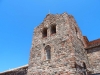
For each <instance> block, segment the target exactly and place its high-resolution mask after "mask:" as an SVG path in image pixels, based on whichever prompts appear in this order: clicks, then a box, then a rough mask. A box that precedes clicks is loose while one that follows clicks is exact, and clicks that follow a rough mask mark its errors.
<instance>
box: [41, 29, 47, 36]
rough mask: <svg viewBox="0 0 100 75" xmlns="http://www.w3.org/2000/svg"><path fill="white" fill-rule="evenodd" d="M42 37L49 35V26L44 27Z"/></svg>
mask: <svg viewBox="0 0 100 75" xmlns="http://www.w3.org/2000/svg"><path fill="white" fill-rule="evenodd" d="M42 37H47V28H44V29H43V32H42Z"/></svg>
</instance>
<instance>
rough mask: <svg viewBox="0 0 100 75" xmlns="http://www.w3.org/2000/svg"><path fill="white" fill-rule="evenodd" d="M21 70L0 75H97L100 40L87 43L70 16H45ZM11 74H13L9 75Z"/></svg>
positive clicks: (99, 62)
mask: <svg viewBox="0 0 100 75" xmlns="http://www.w3.org/2000/svg"><path fill="white" fill-rule="evenodd" d="M23 68H26V69H25V70H23ZM21 69H22V71H21V73H19V74H17V73H16V71H15V70H11V71H9V73H8V71H5V72H2V73H0V75H89V74H93V73H100V39H97V40H94V41H90V42H89V41H88V39H87V37H86V36H83V35H82V33H81V31H80V29H79V27H78V25H77V23H76V21H75V19H74V17H73V16H72V15H68V14H67V13H63V14H55V15H54V14H48V15H47V16H46V18H45V19H44V21H43V22H42V23H41V24H40V25H39V26H37V27H36V28H35V29H34V37H33V41H32V47H31V51H30V59H29V64H28V65H27V66H25V67H22V68H21ZM18 71H20V70H18ZM18 71H17V72H18ZM12 72H13V74H10V73H12Z"/></svg>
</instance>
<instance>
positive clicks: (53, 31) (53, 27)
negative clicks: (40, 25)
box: [51, 25, 56, 34]
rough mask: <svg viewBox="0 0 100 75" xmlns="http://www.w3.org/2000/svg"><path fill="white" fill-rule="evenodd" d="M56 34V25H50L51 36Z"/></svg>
mask: <svg viewBox="0 0 100 75" xmlns="http://www.w3.org/2000/svg"><path fill="white" fill-rule="evenodd" d="M55 33H56V25H52V26H51V34H55Z"/></svg>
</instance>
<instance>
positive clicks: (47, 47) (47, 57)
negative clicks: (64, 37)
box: [45, 45, 51, 60]
mask: <svg viewBox="0 0 100 75" xmlns="http://www.w3.org/2000/svg"><path fill="white" fill-rule="evenodd" d="M45 51H46V59H47V60H49V59H51V47H50V46H49V45H47V46H46V47H45Z"/></svg>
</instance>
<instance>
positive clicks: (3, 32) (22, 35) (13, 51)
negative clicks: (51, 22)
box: [0, 0, 100, 72]
mask: <svg viewBox="0 0 100 75" xmlns="http://www.w3.org/2000/svg"><path fill="white" fill-rule="evenodd" d="M49 11H50V13H52V14H56V13H58V14H61V13H63V12H67V13H68V14H71V15H73V16H74V17H75V19H76V21H77V24H78V25H79V27H80V29H81V31H82V33H83V35H86V36H87V37H88V39H89V40H90V41H91V40H95V39H98V38H100V35H99V34H100V0H0V72H2V71H5V70H8V69H12V68H16V67H19V66H23V65H25V64H27V63H28V61H29V54H30V48H31V43H32V37H33V29H34V28H35V27H36V26H38V25H39V24H40V23H41V22H42V21H43V19H44V18H45V16H46V15H47V14H48V13H49Z"/></svg>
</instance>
